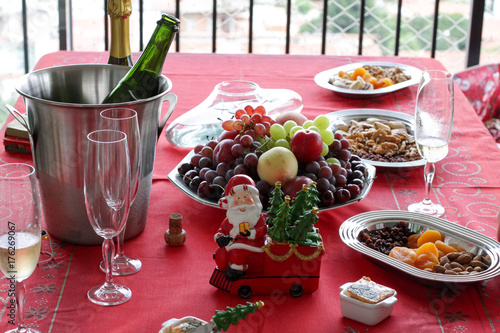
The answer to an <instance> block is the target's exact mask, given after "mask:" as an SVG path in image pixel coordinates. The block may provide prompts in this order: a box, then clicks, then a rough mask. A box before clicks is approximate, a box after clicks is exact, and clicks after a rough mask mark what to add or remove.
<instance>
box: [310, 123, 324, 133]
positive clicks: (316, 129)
mask: <svg viewBox="0 0 500 333" xmlns="http://www.w3.org/2000/svg"><path fill="white" fill-rule="evenodd" d="M308 130H310V131H315V132H316V133H318V134H321V131H320V130H319V128H317V127H316V126H314V125H313V126H309V128H308Z"/></svg>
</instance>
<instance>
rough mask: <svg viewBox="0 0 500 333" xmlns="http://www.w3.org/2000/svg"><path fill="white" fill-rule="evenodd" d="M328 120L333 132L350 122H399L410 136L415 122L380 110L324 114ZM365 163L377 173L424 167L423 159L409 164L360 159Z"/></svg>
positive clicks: (405, 115)
mask: <svg viewBox="0 0 500 333" xmlns="http://www.w3.org/2000/svg"><path fill="white" fill-rule="evenodd" d="M326 116H327V117H328V119H330V129H331V130H332V131H333V132H335V131H336V130H337V129H339V128H340V127H341V126H342V125H349V123H350V122H351V120H356V121H362V120H366V119H367V118H372V117H373V118H379V119H383V120H387V121H400V122H402V123H403V124H404V125H406V127H407V130H408V133H410V134H412V135H413V133H414V130H415V125H414V124H415V120H414V119H413V117H412V116H410V115H407V114H405V113H402V112H396V111H389V110H380V109H349V110H341V111H335V112H331V113H328V114H326ZM362 160H363V161H364V162H365V163H367V164H371V165H373V166H374V167H376V168H377V171H384V170H386V169H388V170H389V171H404V170H411V169H414V168H419V167H421V166H423V165H425V160H424V159H418V160H415V161H409V162H380V161H370V160H366V159H362Z"/></svg>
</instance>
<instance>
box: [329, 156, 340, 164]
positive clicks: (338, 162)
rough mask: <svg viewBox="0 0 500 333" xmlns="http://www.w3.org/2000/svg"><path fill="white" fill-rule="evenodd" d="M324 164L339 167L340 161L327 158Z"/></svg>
mask: <svg viewBox="0 0 500 333" xmlns="http://www.w3.org/2000/svg"><path fill="white" fill-rule="evenodd" d="M326 162H327V163H331V164H338V165H340V161H339V160H338V159H336V158H335V157H329V158H327V159H326Z"/></svg>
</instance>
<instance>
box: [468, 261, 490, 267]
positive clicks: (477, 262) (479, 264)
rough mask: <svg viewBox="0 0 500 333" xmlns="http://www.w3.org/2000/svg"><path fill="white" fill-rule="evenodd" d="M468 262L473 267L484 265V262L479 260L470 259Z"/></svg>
mask: <svg viewBox="0 0 500 333" xmlns="http://www.w3.org/2000/svg"><path fill="white" fill-rule="evenodd" d="M470 264H471V265H472V266H474V267H486V264H485V263H484V262H482V261H479V260H472V261H471V262H470Z"/></svg>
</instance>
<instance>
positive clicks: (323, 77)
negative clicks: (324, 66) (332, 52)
mask: <svg viewBox="0 0 500 333" xmlns="http://www.w3.org/2000/svg"><path fill="white" fill-rule="evenodd" d="M364 65H369V66H380V67H399V68H401V69H402V70H403V72H404V73H405V74H409V75H410V76H411V79H410V80H407V81H404V82H401V83H397V84H394V85H392V86H390V87H386V88H380V89H373V90H351V89H346V88H340V87H337V86H334V85H333V84H331V83H330V82H329V80H330V78H331V77H333V76H338V73H339V71H345V72H352V71H354V70H355V69H356V68H359V67H363V66H364ZM421 73H422V71H421V70H420V69H418V68H416V67H413V66H410V65H404V64H398V63H392V62H380V61H366V62H356V63H352V64H347V65H344V66H339V67H336V68H332V69H328V70H326V71H323V72H320V73H318V74H316V76H315V77H314V82H316V84H317V85H318V86H320V87H322V88H325V89H328V90H331V91H333V92H335V93H336V94H337V95H340V96H343V97H347V98H371V97H378V96H382V95H385V94H388V93H391V92H395V91H398V90H401V89H403V88H406V87H409V86H412V85H414V84H417V83H418V82H419V80H420V75H421Z"/></svg>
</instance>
